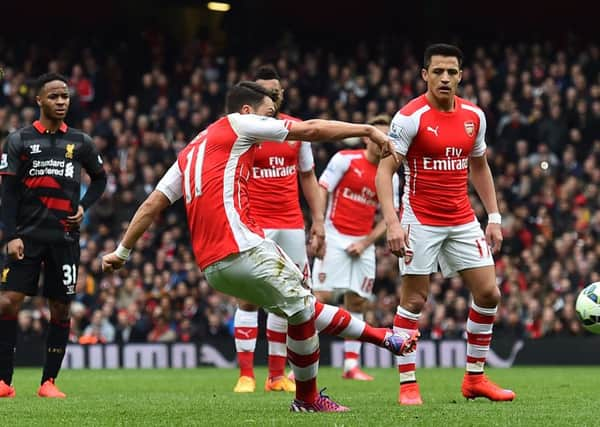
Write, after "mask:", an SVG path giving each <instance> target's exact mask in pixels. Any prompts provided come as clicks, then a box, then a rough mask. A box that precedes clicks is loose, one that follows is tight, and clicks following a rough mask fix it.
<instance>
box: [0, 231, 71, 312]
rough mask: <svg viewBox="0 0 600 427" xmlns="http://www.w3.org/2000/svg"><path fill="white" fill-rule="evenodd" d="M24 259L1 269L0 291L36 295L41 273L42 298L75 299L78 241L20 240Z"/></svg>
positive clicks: (10, 261)
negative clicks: (44, 241)
mask: <svg viewBox="0 0 600 427" xmlns="http://www.w3.org/2000/svg"><path fill="white" fill-rule="evenodd" d="M23 244H24V245H25V258H23V259H21V260H11V259H8V258H7V261H6V263H5V265H4V267H3V269H2V277H1V279H2V280H1V283H0V291H15V292H21V293H24V294H25V295H30V296H34V295H38V291H39V289H38V283H39V279H40V274H41V273H42V272H43V278H44V281H43V290H42V295H43V296H45V297H46V298H50V299H57V300H64V301H70V300H72V299H73V297H74V296H75V285H76V284H77V270H78V268H79V242H78V241H74V242H70V243H60V244H57V243H43V242H38V241H35V240H31V239H27V238H23Z"/></svg>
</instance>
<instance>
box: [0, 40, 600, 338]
mask: <svg viewBox="0 0 600 427" xmlns="http://www.w3.org/2000/svg"><path fill="white" fill-rule="evenodd" d="M286 40H287V42H286V43H285V44H283V45H282V46H280V47H279V48H277V49H269V50H265V51H264V52H256V56H255V57H252V58H249V60H248V61H242V60H239V59H236V58H237V57H236V56H235V55H233V54H231V55H228V54H220V53H217V52H216V51H215V50H214V49H213V48H212V46H211V44H210V43H206V42H203V41H198V40H196V41H194V42H190V43H188V44H186V45H184V46H182V47H181V46H180V47H179V48H177V47H175V46H171V44H170V43H169V41H167V39H165V38H164V37H162V36H161V35H160V34H158V33H152V32H149V33H145V34H144V35H143V38H142V39H140V40H139V41H136V42H133V43H136V48H135V49H131V50H127V49H114V50H111V49H103V46H101V45H95V44H94V45H93V46H91V47H90V46H85V45H82V44H81V43H82V42H81V41H78V42H76V41H73V42H72V43H66V44H65V45H66V46H68V47H65V48H64V49H59V50H58V51H57V52H54V51H52V50H50V49H49V48H47V47H44V46H41V45H31V46H29V48H27V49H22V46H19V45H18V44H16V45H15V44H8V43H7V42H6V41H3V40H2V39H0V51H2V52H3V56H2V57H1V58H0V67H1V69H2V75H1V79H0V132H1V134H0V137H1V138H2V140H4V139H5V137H6V135H7V134H8V133H9V132H11V131H13V130H15V129H17V128H19V127H21V126H24V125H26V124H29V123H31V122H32V121H33V120H35V118H36V117H37V114H38V113H37V107H36V105H35V102H34V93H33V90H32V82H33V79H34V78H35V77H36V76H37V75H39V74H41V73H43V72H47V71H56V72H61V73H63V74H65V75H66V76H67V77H68V78H69V82H70V83H69V86H70V88H71V92H72V100H71V109H70V112H69V115H68V117H67V123H68V124H70V125H71V126H74V127H78V128H81V129H83V131H85V132H86V133H88V134H90V135H91V136H92V137H93V139H94V142H95V143H96V145H97V147H98V149H99V150H100V152H101V153H102V156H103V158H104V159H105V168H106V171H107V173H108V176H109V180H108V186H107V190H106V192H105V194H104V195H103V196H102V198H101V200H100V201H99V202H98V203H97V204H96V205H95V206H93V207H92V208H91V209H90V210H89V211H88V212H87V213H86V215H85V219H84V223H83V226H82V238H81V266H80V268H79V274H78V281H77V296H76V299H75V302H74V304H73V306H72V329H71V341H72V342H80V343H96V342H145V341H150V342H170V341H195V340H202V339H204V338H205V337H208V336H230V335H231V323H232V316H233V312H234V309H235V300H234V299H233V298H230V297H226V296H223V295H222V294H218V293H216V292H214V291H213V290H211V288H210V287H209V285H208V283H207V282H206V280H205V279H204V277H203V274H202V272H201V271H200V270H199V269H198V267H197V266H196V264H195V262H194V257H193V254H192V252H191V249H190V244H189V241H188V233H187V229H186V220H185V211H184V209H183V207H182V206H181V205H179V204H176V205H174V206H173V207H171V208H170V209H169V210H168V211H167V213H166V214H165V215H164V216H163V217H162V218H160V220H159V221H158V222H157V223H156V224H155V225H153V226H152V228H151V229H150V230H149V231H148V232H147V233H146V234H145V235H144V236H143V238H142V239H140V242H139V244H138V246H137V247H136V248H135V250H134V252H133V255H132V258H131V260H130V261H129V263H128V264H127V265H126V268H125V269H124V270H122V271H121V272H118V273H115V274H110V275H106V274H102V272H101V264H100V257H101V256H102V255H103V254H105V253H106V252H108V251H112V250H113V249H114V248H115V246H116V244H117V243H118V241H119V238H120V235H121V233H122V231H123V230H124V228H125V226H126V225H127V222H128V220H129V219H130V218H131V217H132V215H133V213H134V212H135V210H136V208H137V206H138V205H139V204H140V203H141V201H142V200H143V199H144V198H145V197H146V196H147V195H148V194H149V193H150V192H151V191H152V190H153V188H154V186H155V184H156V183H157V182H158V179H159V178H160V177H161V176H162V175H163V173H164V172H165V171H166V169H167V168H168V166H170V164H171V163H172V162H173V161H174V159H175V156H176V153H177V152H178V151H179V150H180V149H181V148H182V147H183V146H184V145H185V144H186V143H187V141H189V140H190V139H191V138H192V137H193V136H194V135H195V134H196V133H198V132H199V131H200V130H202V129H203V128H204V127H205V126H206V125H207V124H209V123H210V122H211V121H213V120H215V119H216V118H217V117H219V116H220V115H221V114H222V111H223V100H224V94H225V92H226V90H227V88H228V87H230V86H231V85H233V84H234V83H236V82H238V81H239V80H243V79H250V78H251V76H252V74H253V71H254V70H255V69H256V68H257V67H258V66H260V65H262V64H265V63H270V64H273V65H274V66H275V67H276V68H277V70H278V71H279V73H280V75H281V76H282V85H283V87H284V88H285V99H286V101H285V103H284V106H283V111H284V112H287V113H289V114H291V115H294V116H297V117H299V118H302V119H309V118H328V119H338V120H345V121H351V122H357V123H362V122H365V121H367V120H368V119H369V118H371V117H373V116H374V115H376V114H380V113H387V114H389V115H390V116H393V115H394V114H395V113H396V111H397V110H398V109H399V108H400V107H401V106H403V105H404V104H405V103H406V102H407V101H408V100H410V99H411V98H413V97H415V96H417V95H418V94H421V93H422V92H424V90H425V85H424V82H423V81H422V80H421V78H420V68H421V61H422V59H421V58H420V57H418V56H416V54H415V52H420V50H419V49H414V48H413V46H411V45H404V46H402V49H401V51H400V52H401V53H400V54H398V52H395V54H393V55H392V54H391V53H390V46H387V45H386V44H385V43H380V44H377V45H370V44H368V43H366V42H365V43H359V44H358V45H357V46H356V48H355V51H354V52H351V53H350V54H345V55H340V54H336V53H335V52H333V51H328V50H326V49H322V48H315V47H312V48H308V49H306V48H303V47H301V46H297V45H296V44H295V43H294V42H293V39H290V38H286ZM464 48H465V49H464V50H465V54H466V55H465V56H466V61H465V64H464V73H463V80H462V83H461V89H460V91H461V96H463V97H465V98H467V99H469V100H470V101H473V102H475V103H477V104H478V105H479V106H480V107H481V108H482V109H483V110H484V111H485V113H486V116H487V123H488V128H487V129H488V132H487V142H488V159H489V163H490V166H491V168H492V172H493V174H494V177H495V182H496V188H497V193H498V198H499V203H500V211H501V213H502V215H503V221H502V227H503V231H504V235H505V240H504V244H503V248H502V251H501V253H500V254H499V255H498V256H497V262H496V266H497V280H498V284H499V286H500V287H501V290H502V303H501V306H500V308H499V315H498V316H497V319H496V325H495V329H494V333H495V334H496V336H509V337H515V338H516V337H529V338H540V337H545V336H556V335H581V334H583V333H584V332H583V330H582V328H581V326H580V323H579V321H578V320H577V317H576V314H575V311H574V301H575V298H576V295H577V292H578V290H580V289H581V288H582V287H583V286H584V285H585V284H587V283H591V282H595V281H599V280H600V274H598V271H600V269H599V267H600V266H599V264H598V261H597V260H598V259H600V240H598V237H599V233H600V210H599V209H598V207H599V203H600V46H599V45H597V44H595V45H594V44H587V43H580V44H577V43H574V44H573V45H571V44H567V45H565V46H562V47H556V46H553V45H552V44H551V43H530V44H512V45H511V44H501V43H496V44H490V45H486V46H485V47H483V46H464ZM107 51H110V52H113V53H112V54H106V53H105V52H107ZM133 51H135V52H136V55H138V57H139V58H143V60H140V61H137V60H133V59H132V58H131V57H130V52H133ZM355 144H356V141H345V142H339V143H336V144H328V145H327V146H318V147H317V146H313V150H314V153H315V161H316V172H317V176H319V175H320V172H321V171H322V170H323V169H324V167H325V165H326V164H327V161H328V159H329V158H330V157H331V155H332V154H333V153H334V152H335V151H336V150H338V149H340V148H343V147H346V146H347V145H353V146H356V147H358V145H355ZM448 197H452V195H448ZM472 203H473V206H474V207H475V212H476V214H477V216H478V217H479V218H480V220H484V218H485V217H486V215H485V212H484V210H483V207H482V205H481V203H479V201H478V200H477V198H476V197H475V196H474V197H473V198H472ZM307 218H308V217H307ZM3 253H4V251H3ZM377 261H378V264H377V278H376V282H375V293H376V298H375V299H374V300H373V301H372V302H371V303H370V305H369V309H368V312H367V314H366V317H365V320H366V321H368V322H370V323H372V324H374V325H380V326H390V327H391V325H392V321H393V317H394V313H395V309H396V305H397V303H398V299H397V288H398V286H399V285H400V279H399V276H398V273H397V260H396V257H395V256H394V255H392V254H391V253H390V252H389V251H388V250H387V248H386V245H385V241H384V240H381V241H380V242H378V246H377ZM467 295H468V291H467V289H466V288H465V287H464V286H463V283H462V282H461V279H460V278H451V279H443V278H442V277H441V276H440V275H439V274H436V275H435V277H434V278H433V280H432V286H431V295H430V297H429V299H428V303H427V305H426V308H425V311H424V313H423V314H424V315H423V316H422V317H421V321H420V329H421V333H422V336H423V338H431V339H441V338H461V337H463V335H464V329H465V323H466V318H467V312H468V306H469V301H468V299H467ZM48 318H49V313H48V310H47V308H46V307H45V306H44V302H43V299H38V298H32V299H31V300H30V301H29V302H28V304H27V308H26V309H25V310H23V311H22V312H21V314H20V316H19V325H20V328H21V334H22V336H23V337H28V336H35V335H42V334H43V333H44V330H45V326H46V323H47V320H48Z"/></svg>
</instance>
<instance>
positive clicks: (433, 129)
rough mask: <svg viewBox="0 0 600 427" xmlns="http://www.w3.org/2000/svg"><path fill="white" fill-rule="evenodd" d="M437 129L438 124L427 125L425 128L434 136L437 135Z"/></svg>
mask: <svg viewBox="0 0 600 427" xmlns="http://www.w3.org/2000/svg"><path fill="white" fill-rule="evenodd" d="M438 129H439V126H436V127H434V128H432V127H431V126H427V130H428V131H429V132H431V133H433V134H434V135H435V136H438Z"/></svg>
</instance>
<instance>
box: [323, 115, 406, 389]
mask: <svg viewBox="0 0 600 427" xmlns="http://www.w3.org/2000/svg"><path fill="white" fill-rule="evenodd" d="M369 124H371V125H373V126H375V127H376V128H377V129H379V130H381V131H382V132H386V133H387V132H388V131H389V126H390V119H389V117H388V116H377V117H375V118H373V119H372V120H371V121H370V122H369ZM363 142H364V143H365V145H366V147H365V148H364V149H354V150H342V151H339V152H337V153H336V154H335V155H334V156H333V157H332V158H331V160H330V161H329V164H328V165H327V168H326V169H325V171H324V172H323V174H322V175H321V177H320V178H319V185H320V186H321V192H322V196H321V197H322V198H323V200H324V201H325V200H327V199H328V195H329V194H331V198H329V201H328V206H327V215H326V222H325V234H326V237H327V252H326V253H325V257H324V258H323V260H320V259H318V258H316V259H315V262H314V265H313V272H314V277H315V280H314V286H313V291H314V293H315V296H316V297H317V298H319V300H320V301H327V302H332V301H333V300H336V299H337V298H338V297H339V295H340V294H343V296H344V308H345V309H346V310H348V311H349V312H350V314H352V317H354V318H356V319H360V320H363V318H364V311H365V308H366V304H367V302H368V300H369V299H371V298H372V296H373V281H374V280H375V245H374V242H375V241H376V240H377V239H378V238H379V237H381V236H382V235H383V234H384V233H385V222H384V221H383V220H381V221H379V222H378V223H377V224H376V225H375V227H373V224H374V220H375V214H376V211H377V207H378V205H379V202H378V201H377V192H376V188H375V175H376V174H377V164H378V163H379V159H380V157H381V150H380V148H379V146H378V145H377V144H375V143H374V142H372V141H371V140H369V138H367V137H364V138H363ZM394 178H395V182H394V190H395V191H394V198H395V201H396V202H395V205H396V206H398V204H399V200H398V198H399V196H398V186H399V180H398V175H396V174H394ZM323 204H325V203H323ZM360 349H361V342H360V341H357V340H353V339H349V338H347V339H346V340H345V341H344V373H343V376H342V377H343V378H345V379H352V380H362V381H370V380H372V379H373V377H372V376H370V375H368V374H367V373H365V372H363V371H362V370H361V369H360V366H359V355H360Z"/></svg>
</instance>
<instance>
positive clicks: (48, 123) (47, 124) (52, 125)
mask: <svg viewBox="0 0 600 427" xmlns="http://www.w3.org/2000/svg"><path fill="white" fill-rule="evenodd" d="M40 123H41V124H42V126H44V128H46V129H47V130H48V132H50V133H54V132H56V131H57V130H58V129H60V127H61V126H62V124H63V121H62V120H54V119H49V118H47V117H43V116H42V117H40Z"/></svg>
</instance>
